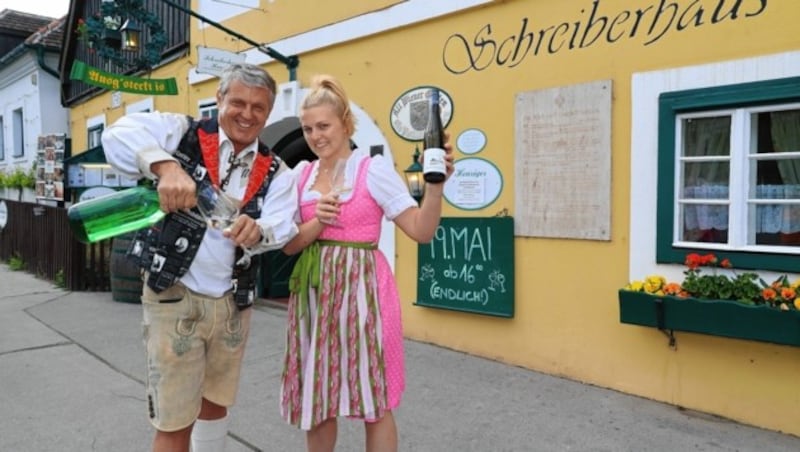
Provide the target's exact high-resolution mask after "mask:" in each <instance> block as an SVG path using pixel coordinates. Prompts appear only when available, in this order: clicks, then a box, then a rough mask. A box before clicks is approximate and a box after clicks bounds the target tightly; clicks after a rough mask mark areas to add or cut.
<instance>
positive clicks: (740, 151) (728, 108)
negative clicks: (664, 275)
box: [657, 78, 800, 271]
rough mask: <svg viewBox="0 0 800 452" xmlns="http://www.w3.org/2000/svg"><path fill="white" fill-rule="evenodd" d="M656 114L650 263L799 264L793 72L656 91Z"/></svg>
mask: <svg viewBox="0 0 800 452" xmlns="http://www.w3.org/2000/svg"><path fill="white" fill-rule="evenodd" d="M658 121H659V132H658V174H659V182H658V188H657V190H658V200H657V205H658V209H657V260H658V262H682V260H683V258H684V257H685V255H686V253H687V252H692V251H694V252H704V251H711V250H713V252H714V253H715V254H717V255H718V256H719V257H720V258H725V257H727V258H730V259H732V260H733V261H734V262H736V264H737V267H743V268H759V269H765V270H776V271H798V270H800V263H798V262H796V261H798V260H799V259H797V255H800V78H789V79H778V80H770V81H763V82H753V83H745V84H739V85H729V86H720V87H714V88H705V89H694V90H687V91H677V92H670V93H664V94H662V95H661V96H660V98H659V118H658Z"/></svg>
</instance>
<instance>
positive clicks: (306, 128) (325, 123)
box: [300, 104, 350, 159]
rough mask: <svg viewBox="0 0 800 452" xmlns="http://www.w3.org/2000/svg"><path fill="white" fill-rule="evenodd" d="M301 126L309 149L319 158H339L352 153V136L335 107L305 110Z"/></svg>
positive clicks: (301, 117)
mask: <svg viewBox="0 0 800 452" xmlns="http://www.w3.org/2000/svg"><path fill="white" fill-rule="evenodd" d="M300 124H301V125H302V127H303V136H304V137H305V139H306V143H308V147H310V148H311V150H312V151H314V154H316V155H317V157H318V158H320V159H329V158H339V157H345V156H346V155H347V154H349V153H350V134H349V133H348V131H347V130H346V128H345V126H344V122H342V119H341V118H340V117H339V116H338V115H337V114H336V111H335V110H334V109H333V106H331V105H326V104H323V105H318V106H316V107H311V108H307V109H304V110H303V111H302V112H301V113H300Z"/></svg>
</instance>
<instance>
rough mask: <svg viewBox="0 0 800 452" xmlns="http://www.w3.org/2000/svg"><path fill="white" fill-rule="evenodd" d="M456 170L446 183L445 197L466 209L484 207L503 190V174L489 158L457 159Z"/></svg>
mask: <svg viewBox="0 0 800 452" xmlns="http://www.w3.org/2000/svg"><path fill="white" fill-rule="evenodd" d="M454 166H455V171H453V175H452V176H450V179H448V180H447V182H445V184H444V198H445V199H446V200H447V202H449V203H450V204H452V205H453V206H455V207H458V208H459V209H464V210H477V209H482V208H484V207H486V206H488V205H489V204H491V203H493V202H494V201H495V200H496V199H497V197H498V196H500V192H502V191H503V176H502V175H501V174H500V170H499V169H497V167H496V166H494V164H493V163H492V162H490V161H488V160H485V159H482V158H478V157H467V158H463V159H461V160H456V162H455V164H454Z"/></svg>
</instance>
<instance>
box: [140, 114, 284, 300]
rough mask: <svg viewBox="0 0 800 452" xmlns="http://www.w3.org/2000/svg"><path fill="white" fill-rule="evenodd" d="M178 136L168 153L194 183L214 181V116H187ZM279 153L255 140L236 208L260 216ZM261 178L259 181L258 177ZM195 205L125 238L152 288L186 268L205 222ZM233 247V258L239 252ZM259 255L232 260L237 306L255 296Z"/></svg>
mask: <svg viewBox="0 0 800 452" xmlns="http://www.w3.org/2000/svg"><path fill="white" fill-rule="evenodd" d="M188 119H189V123H190V124H191V126H190V127H189V130H188V131H187V132H186V134H184V136H183V138H181V142H180V144H179V145H178V149H177V151H175V153H174V154H173V156H174V157H175V158H176V159H177V160H178V162H179V163H180V165H181V167H183V169H184V171H186V172H187V173H188V174H189V175H190V176H192V178H193V179H194V181H195V182H196V183H197V184H198V185H203V184H218V183H219V149H218V147H219V124H218V123H217V120H216V119H208V120H201V121H193V119H192V118H191V117H188ZM280 165H281V159H280V158H279V157H278V156H277V155H275V154H273V153H272V152H271V151H270V150H269V149H268V148H267V147H266V146H265V145H264V144H263V143H261V142H260V141H259V143H258V152H257V154H256V158H255V160H254V162H253V166H252V169H251V171H250V174H249V177H248V185H247V190H246V191H245V197H244V199H243V202H244V205H243V206H242V208H241V212H242V213H243V214H246V215H249V216H250V217H251V218H258V217H260V216H261V208H262V205H263V202H264V196H265V195H266V193H267V190H268V189H269V185H270V183H271V182H272V178H273V176H274V175H275V173H276V172H277V171H278V169H279V168H280ZM259 181H261V182H259ZM201 218H202V217H201V216H200V213H199V212H198V211H197V208H195V209H192V213H191V214H190V213H185V212H175V213H171V214H169V215H167V216H165V217H164V219H163V220H162V221H160V222H158V223H157V224H155V225H154V226H153V227H151V228H150V229H146V230H143V231H140V232H138V233H137V234H136V237H135V238H134V239H133V240H132V241H131V247H130V249H129V251H128V254H129V255H130V256H132V257H134V258H135V259H137V260H138V262H139V266H140V268H142V269H143V270H145V271H147V272H149V276H148V278H147V286H148V287H150V289H152V290H153V291H154V292H156V293H158V292H161V291H163V290H164V289H166V288H168V287H171V286H172V285H174V284H175V283H176V282H177V281H178V280H179V279H180V278H181V277H182V276H183V275H185V274H186V272H187V271H188V270H189V266H190V265H191V264H192V261H194V258H195V256H196V255H197V250H198V249H199V247H200V242H201V241H202V240H203V236H204V234H205V231H206V223H205V221H203V220H202V219H201ZM242 254H243V252H242V249H241V248H238V247H237V248H236V258H235V261H236V262H238V261H239V259H240V258H241V257H242ZM259 264H260V259H253V260H252V262H250V263H246V264H243V265H238V264H237V265H234V268H233V274H232V275H231V287H232V290H233V296H234V300H235V301H236V305H237V306H238V307H239V309H245V308H247V307H249V306H251V305H252V304H253V301H254V300H255V286H256V280H257V277H258V272H259V267H260V265H259Z"/></svg>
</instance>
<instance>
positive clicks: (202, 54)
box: [194, 46, 245, 77]
mask: <svg viewBox="0 0 800 452" xmlns="http://www.w3.org/2000/svg"><path fill="white" fill-rule="evenodd" d="M244 60H245V54H243V53H236V52H231V51H229V50H223V49H215V48H212V47H205V46H197V67H196V68H195V69H194V70H195V71H197V72H198V73H199V74H211V75H216V76H217V77H219V75H220V74H222V71H223V70H224V69H225V68H226V67H228V66H230V65H231V64H234V63H244Z"/></svg>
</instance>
